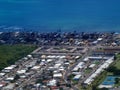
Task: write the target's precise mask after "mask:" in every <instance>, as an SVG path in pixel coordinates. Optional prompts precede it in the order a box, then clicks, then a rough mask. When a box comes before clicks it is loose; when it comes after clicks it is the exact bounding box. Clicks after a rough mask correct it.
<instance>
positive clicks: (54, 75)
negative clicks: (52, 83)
mask: <svg viewBox="0 0 120 90" xmlns="http://www.w3.org/2000/svg"><path fill="white" fill-rule="evenodd" d="M53 77H62V74H61V73H56V74H53Z"/></svg>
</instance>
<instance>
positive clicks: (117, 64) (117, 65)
mask: <svg viewBox="0 0 120 90" xmlns="http://www.w3.org/2000/svg"><path fill="white" fill-rule="evenodd" d="M114 66H115V67H116V68H118V69H120V54H118V55H117V61H116V62H115V65H114Z"/></svg>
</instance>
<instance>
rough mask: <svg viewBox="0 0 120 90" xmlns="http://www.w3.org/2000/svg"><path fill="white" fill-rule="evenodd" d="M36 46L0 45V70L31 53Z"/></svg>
mask: <svg viewBox="0 0 120 90" xmlns="http://www.w3.org/2000/svg"><path fill="white" fill-rule="evenodd" d="M34 49H36V46H32V45H0V70H1V69H3V68H4V67H6V66H8V65H11V64H14V63H15V61H17V60H19V59H20V58H22V57H24V56H26V55H27V54H29V53H31V52H32V51H33V50H34Z"/></svg>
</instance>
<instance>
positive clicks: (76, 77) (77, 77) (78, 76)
mask: <svg viewBox="0 0 120 90" xmlns="http://www.w3.org/2000/svg"><path fill="white" fill-rule="evenodd" d="M81 76H82V75H81V74H79V75H76V76H75V77H74V78H73V79H79V78H80V77H81Z"/></svg>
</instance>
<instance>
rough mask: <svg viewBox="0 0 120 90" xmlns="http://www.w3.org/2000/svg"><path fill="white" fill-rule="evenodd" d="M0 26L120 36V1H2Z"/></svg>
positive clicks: (0, 1) (0, 4)
mask: <svg viewBox="0 0 120 90" xmlns="http://www.w3.org/2000/svg"><path fill="white" fill-rule="evenodd" d="M0 25H2V26H3V25H5V26H16V27H26V28H30V29H33V30H39V31H40V32H52V31H56V30H58V29H61V31H74V30H76V31H80V32H82V31H87V32H101V31H102V32H105V31H116V32H120V0H0Z"/></svg>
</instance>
